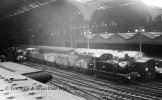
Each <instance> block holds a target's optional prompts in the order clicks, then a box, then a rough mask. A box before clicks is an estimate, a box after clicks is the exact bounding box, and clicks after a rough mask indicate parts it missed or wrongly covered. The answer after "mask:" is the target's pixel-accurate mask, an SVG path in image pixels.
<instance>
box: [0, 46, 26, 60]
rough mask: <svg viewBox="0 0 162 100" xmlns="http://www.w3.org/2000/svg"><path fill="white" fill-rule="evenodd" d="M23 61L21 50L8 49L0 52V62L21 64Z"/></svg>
mask: <svg viewBox="0 0 162 100" xmlns="http://www.w3.org/2000/svg"><path fill="white" fill-rule="evenodd" d="M24 59H25V57H24V54H23V50H21V49H18V48H15V47H8V48H3V49H1V50H0V60H1V62H5V61H13V62H22V61H23V60H24Z"/></svg>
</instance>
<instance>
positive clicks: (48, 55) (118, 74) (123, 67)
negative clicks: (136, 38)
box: [26, 46, 156, 82]
mask: <svg viewBox="0 0 162 100" xmlns="http://www.w3.org/2000/svg"><path fill="white" fill-rule="evenodd" d="M46 48H48V47H46V46H43V47H41V46H38V47H37V48H30V49H29V48H28V49H26V57H27V59H28V60H30V61H36V62H40V63H46V64H49V65H51V66H58V67H61V68H66V69H71V70H74V71H79V72H83V73H87V74H92V75H95V76H101V77H105V78H108V79H111V80H115V81H120V82H130V81H136V80H147V81H148V80H149V81H150V80H152V79H154V78H155V73H156V62H155V60H154V59H152V58H147V57H144V55H143V53H142V52H137V51H118V50H103V49H86V48H77V49H74V48H73V49H72V50H71V49H68V50H70V51H71V52H67V53H66V52H64V53H61V52H59V53H56V51H63V49H64V50H65V49H66V48H64V47H63V48H61V47H59V49H58V48H57V47H53V51H51V50H52V49H51V50H50V52H46ZM56 48H57V49H56ZM40 51H41V52H40Z"/></svg>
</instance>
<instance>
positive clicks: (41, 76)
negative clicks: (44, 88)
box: [22, 71, 53, 83]
mask: <svg viewBox="0 0 162 100" xmlns="http://www.w3.org/2000/svg"><path fill="white" fill-rule="evenodd" d="M22 75H24V76H26V77H29V78H31V79H34V80H36V81H39V82H41V83H47V82H48V81H50V80H52V78H53V77H52V75H51V74H49V73H47V72H44V71H39V72H33V73H25V74H22Z"/></svg>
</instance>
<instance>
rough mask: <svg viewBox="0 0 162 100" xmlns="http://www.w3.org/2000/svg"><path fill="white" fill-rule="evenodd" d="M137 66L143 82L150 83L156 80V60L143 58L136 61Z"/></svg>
mask: <svg viewBox="0 0 162 100" xmlns="http://www.w3.org/2000/svg"><path fill="white" fill-rule="evenodd" d="M135 66H136V70H138V71H139V73H140V75H141V80H145V81H150V80H153V79H154V78H155V72H156V68H155V67H156V61H155V60H154V59H152V58H147V57H142V58H140V59H138V60H136V63H135Z"/></svg>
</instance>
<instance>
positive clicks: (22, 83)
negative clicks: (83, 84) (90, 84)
mask: <svg viewBox="0 0 162 100" xmlns="http://www.w3.org/2000/svg"><path fill="white" fill-rule="evenodd" d="M10 78H13V79H14V80H10ZM0 100H85V99H84V98H81V97H78V96H76V95H73V94H70V93H68V92H66V91H63V90H61V89H59V88H57V87H52V86H49V85H46V84H43V83H40V82H37V81H35V80H32V79H30V78H26V77H25V76H22V75H19V74H17V73H14V72H11V71H9V70H6V69H3V68H0Z"/></svg>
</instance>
